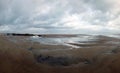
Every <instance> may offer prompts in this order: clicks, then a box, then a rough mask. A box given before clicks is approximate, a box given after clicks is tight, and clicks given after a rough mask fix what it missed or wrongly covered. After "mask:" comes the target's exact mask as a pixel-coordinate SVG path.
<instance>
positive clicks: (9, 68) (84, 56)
mask: <svg viewBox="0 0 120 73" xmlns="http://www.w3.org/2000/svg"><path fill="white" fill-rule="evenodd" d="M48 37H49V36H48ZM48 37H46V38H48ZM50 37H52V38H54V37H53V36H50ZM67 37H68V36H67ZM73 37H76V36H73ZM28 38H31V36H10V35H0V73H120V70H119V68H120V58H119V57H120V46H119V43H120V39H119V38H114V37H108V36H100V35H97V36H95V37H94V38H97V39H96V40H94V41H88V42H86V41H82V42H81V43H74V42H68V43H67V42H64V43H62V44H61V42H60V43H58V42H57V43H56V41H55V43H56V45H54V43H53V44H48V42H47V44H45V43H46V42H44V43H40V42H38V41H32V40H29V39H28ZM68 38H69V37H68ZM79 38H80V37H79ZM39 39H40V38H39ZM44 39H45V38H44ZM79 41H80V40H79ZM49 42H50V41H49ZM64 44H67V45H64ZM75 46H77V47H75Z"/></svg>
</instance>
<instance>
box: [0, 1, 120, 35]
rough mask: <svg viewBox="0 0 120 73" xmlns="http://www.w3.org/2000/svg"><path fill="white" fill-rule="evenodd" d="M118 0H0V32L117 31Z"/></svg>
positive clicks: (79, 32)
mask: <svg viewBox="0 0 120 73" xmlns="http://www.w3.org/2000/svg"><path fill="white" fill-rule="evenodd" d="M119 7H120V1H119V0H0V32H2V33H3V32H5V33H6V32H7V33H12V32H13V33H39V34H111V33H112V34H113V33H114V34H116V33H119V31H120V8H119Z"/></svg>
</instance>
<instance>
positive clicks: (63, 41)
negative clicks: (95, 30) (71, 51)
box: [29, 36, 96, 48]
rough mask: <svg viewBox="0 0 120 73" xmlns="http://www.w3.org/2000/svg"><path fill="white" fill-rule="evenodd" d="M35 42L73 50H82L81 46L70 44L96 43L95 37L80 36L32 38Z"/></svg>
mask: <svg viewBox="0 0 120 73" xmlns="http://www.w3.org/2000/svg"><path fill="white" fill-rule="evenodd" d="M29 39H30V40H31V41H33V42H39V43H41V44H44V45H65V46H70V47H72V48H80V46H76V45H72V44H70V43H77V44H85V43H86V42H90V41H95V40H96V38H95V37H94V36H78V37H62V38H61V37H38V36H32V37H30V38H29Z"/></svg>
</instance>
